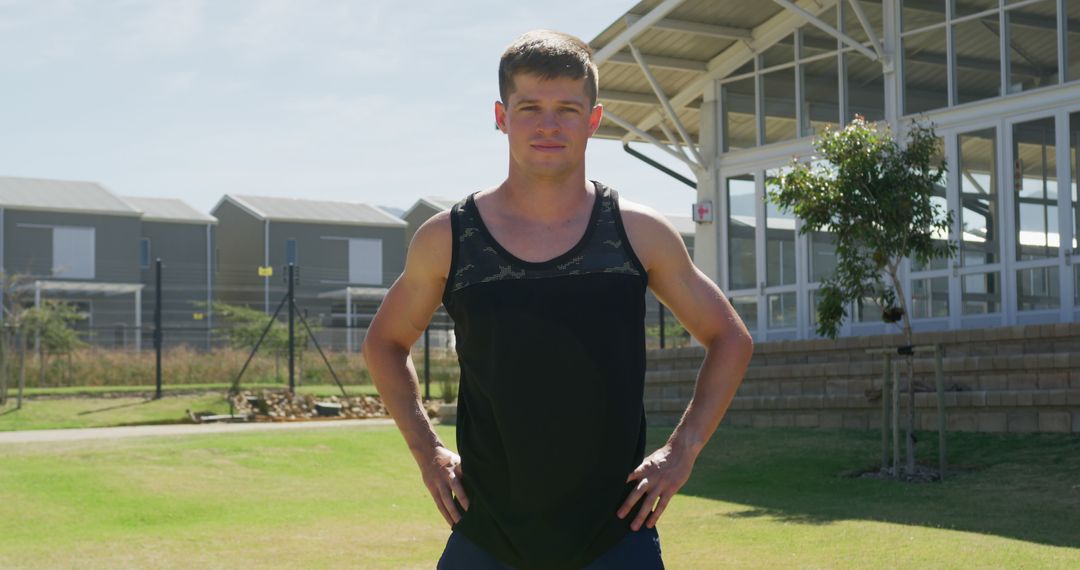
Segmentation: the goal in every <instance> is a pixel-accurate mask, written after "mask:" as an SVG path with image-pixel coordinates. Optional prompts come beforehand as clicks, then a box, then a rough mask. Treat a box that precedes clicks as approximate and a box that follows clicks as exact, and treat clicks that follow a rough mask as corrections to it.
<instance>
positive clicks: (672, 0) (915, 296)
mask: <svg viewBox="0 0 1080 570" xmlns="http://www.w3.org/2000/svg"><path fill="white" fill-rule="evenodd" d="M591 45H592V46H593V48H594V49H595V53H596V55H595V60H596V61H597V62H598V64H599V66H600V94H599V95H600V100H601V102H602V103H603V104H604V111H605V118H606V119H607V121H605V124H604V125H602V126H601V129H600V131H599V132H598V136H600V137H606V138H612V139H619V140H621V141H622V142H623V144H624V148H627V149H628V151H629V152H630V153H631V154H632V155H634V156H637V157H638V158H642V155H644V152H649V154H650V155H652V156H660V157H662V159H663V164H659V166H663V167H664V168H666V169H667V170H668V171H669V174H672V175H674V176H676V177H679V178H680V180H682V181H683V182H688V183H689V184H690V185H691V186H692V187H693V188H694V189H695V191H696V200H697V207H696V208H695V214H696V215H697V214H700V215H701V217H702V218H703V219H702V221H701V222H700V223H698V224H697V228H696V233H695V244H694V245H695V251H694V260H695V262H696V264H697V265H698V266H699V267H700V268H701V270H702V271H703V272H704V273H706V274H707V275H708V276H709V277H711V278H712V279H714V280H715V281H716V282H717V283H718V284H719V285H720V286H721V288H722V289H723V290H724V292H725V293H726V294H727V295H728V296H729V298H730V300H731V302H732V303H733V305H734V306H735V308H736V310H737V311H738V312H739V314H740V315H741V316H742V318H743V320H744V322H745V323H746V324H747V326H748V327H749V328H750V331H751V333H752V334H753V336H754V338H755V340H756V341H758V345H757V348H756V350H755V354H754V359H753V361H752V362H751V365H750V368H749V370H748V371H747V375H746V378H745V380H744V382H743V385H742V386H741V387H740V388H739V391H738V394H737V395H736V397H735V399H734V401H733V402H732V407H731V412H730V413H729V414H728V415H727V416H726V418H725V421H727V422H729V423H731V424H733V425H742V426H754V427H769V426H800V427H822V428H851V429H872V428H875V427H876V426H879V425H880V421H881V418H882V416H887V414H883V413H882V411H881V410H882V401H883V400H882V396H881V395H882V394H883V393H885V391H884V390H883V389H882V387H883V383H882V382H883V376H884V375H885V370H888V368H887V367H886V366H885V365H884V362H883V358H884V356H885V354H883V353H892V357H893V358H894V360H895V359H896V358H897V357H896V355H895V353H894V352H893V351H894V350H895V349H896V347H897V346H899V345H900V344H902V343H904V339H903V338H900V336H899V335H896V334H886V333H895V332H896V329H895V328H891V326H890V325H885V324H883V323H882V322H881V319H880V316H879V315H878V314H876V312H875V311H870V310H866V307H864V306H860V305H862V304H857V306H852V307H849V310H848V315H849V318H848V319H847V322H846V323H844V325H843V328H842V330H841V336H842V337H846V338H840V339H838V340H837V341H831V340H823V339H815V338H814V336H815V333H814V330H815V324H814V298H815V294H816V290H817V289H818V288H819V287H820V282H821V279H822V277H823V276H825V275H828V274H829V273H831V270H832V268H833V264H835V255H834V252H833V249H832V240H831V239H830V236H829V234H828V233H817V234H813V235H799V233H798V229H799V225H800V221H799V220H797V219H795V218H794V217H793V216H791V215H787V214H784V213H781V212H779V211H777V209H776V208H774V207H773V206H772V205H770V204H768V203H767V202H766V201H765V200H764V199H763V198H764V196H765V192H766V179H767V178H768V177H769V176H770V175H772V174H774V173H777V172H779V170H780V169H782V168H785V167H786V166H788V165H790V164H791V161H792V159H793V157H796V156H797V157H803V158H804V159H806V160H812V159H813V158H812V155H813V148H812V144H811V143H812V140H813V136H814V135H816V134H818V133H821V132H823V130H824V129H825V128H826V127H828V126H830V125H840V124H842V123H846V122H847V121H848V120H849V119H850V118H852V117H853V116H854V115H856V114H859V115H862V116H864V117H866V118H867V119H870V120H874V121H887V123H888V124H889V125H891V128H892V129H893V131H894V132H895V133H896V136H897V137H898V138H899V139H900V140H903V139H904V138H906V137H905V135H906V131H907V130H908V129H909V128H910V124H911V121H912V120H914V119H919V120H920V121H922V122H924V123H927V122H929V123H932V124H933V125H934V127H935V129H936V132H937V134H938V136H939V137H940V138H941V141H942V143H943V144H942V147H943V152H944V159H945V162H946V164H947V167H948V175H947V180H946V182H945V183H944V184H943V185H942V186H941V187H940V188H939V191H938V196H937V200H938V203H939V204H940V205H942V206H945V207H947V208H948V209H949V210H950V211H951V212H952V213H953V219H954V226H953V227H952V230H951V232H950V233H951V238H952V239H953V240H955V241H956V242H957V243H958V244H959V255H958V256H957V257H956V258H954V259H951V260H949V261H948V262H945V261H936V262H933V263H931V264H930V265H929V266H927V267H919V266H915V265H913V264H911V263H910V262H905V263H904V266H903V279H902V285H903V288H904V294H905V295H907V296H908V297H907V301H908V302H909V307H910V310H911V317H912V318H913V326H914V328H915V330H916V331H917V333H918V337H917V339H916V342H917V343H922V344H929V345H934V346H936V347H937V350H939V351H940V352H938V354H939V355H941V358H940V360H939V361H936V359H935V358H934V356H933V353H926V352H924V353H917V354H916V355H915V357H914V370H915V380H916V385H918V384H920V383H921V384H922V385H924V386H934V385H935V379H936V376H935V369H936V362H941V363H942V369H943V371H944V373H943V376H944V379H945V383H944V389H945V390H944V393H943V395H942V397H941V398H942V401H943V402H944V403H945V407H946V408H947V410H948V413H947V418H946V425H947V427H948V429H950V430H962V431H990V432H1004V431H1008V432H1036V431H1041V432H1072V433H1078V432H1080V411H1077V409H1076V406H1075V403H1076V398H1077V397H1078V396H1080V390H1078V389H1077V388H1078V387H1080V385H1078V384H1077V383H1076V372H1075V370H1076V369H1077V363H1078V362H1080V246H1078V242H1077V233H1078V231H1080V204H1078V203H1077V202H1078V196H1077V189H1076V188H1077V181H1078V171H1080V2H1078V1H1077V0H1024V1H1011V0H1010V1H998V0H985V1H984V0H952V1H940V2H929V1H925V0H876V1H860V0H849V1H837V0H802V1H798V2H795V1H791V0H773V1H772V2H739V1H736V0H712V1H709V0H650V1H645V2H639V3H638V4H637V5H635V6H634V7H632V8H631V9H630V10H629V11H628V12H627V13H625V14H622V15H620V16H619V17H618V19H616V20H615V22H614V23H613V24H611V25H610V26H609V27H608V28H607V29H605V30H604V31H603V32H601V33H600V34H599V35H598V36H596V38H594V39H593V40H592V42H591ZM631 145H634V146H631ZM643 160H646V161H647V162H650V163H660V162H661V161H658V160H656V159H655V158H652V157H651V156H645V157H644V158H643ZM680 163H681V165H680ZM654 165H656V164H654ZM668 165H679V168H678V169H675V168H671V167H670V166H668ZM679 170H682V171H684V172H685V171H688V172H690V173H691V177H687V176H684V175H683V174H681V173H680V172H679ZM762 341H764V342H762ZM772 341H781V342H772ZM875 351H876V352H875ZM703 357H704V349H702V348H700V347H690V348H684V349H680V350H676V351H665V352H659V351H654V352H651V353H650V357H649V366H650V370H649V372H647V374H646V409H647V410H648V411H649V413H650V418H651V420H652V421H656V422H658V423H665V422H666V423H674V422H676V421H678V418H679V417H680V414H681V413H682V411H683V410H684V409H685V407H686V404H687V402H688V401H689V399H690V397H691V395H692V394H693V390H694V381H695V379H696V374H697V370H698V368H699V367H700V366H701V361H702V358H703ZM894 369H895V367H894ZM875 393H876V394H877V395H878V399H877V400H875V399H874V394H875ZM899 399H901V400H906V397H903V396H901V397H900V398H899ZM937 401H938V396H937V395H936V394H934V393H933V392H924V393H917V394H915V398H914V403H915V409H916V412H917V417H918V419H917V422H918V423H917V425H918V426H919V427H920V428H921V429H936V428H937V427H938V425H937V423H938V419H937Z"/></svg>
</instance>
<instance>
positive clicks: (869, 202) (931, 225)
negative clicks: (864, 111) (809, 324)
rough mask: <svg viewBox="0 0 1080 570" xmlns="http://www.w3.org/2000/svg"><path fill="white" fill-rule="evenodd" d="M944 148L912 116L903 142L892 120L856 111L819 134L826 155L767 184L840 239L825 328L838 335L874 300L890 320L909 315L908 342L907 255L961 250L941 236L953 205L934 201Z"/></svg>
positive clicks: (809, 222)
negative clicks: (856, 308)
mask: <svg viewBox="0 0 1080 570" xmlns="http://www.w3.org/2000/svg"><path fill="white" fill-rule="evenodd" d="M939 145H940V143H939V141H938V139H937V137H936V136H935V134H934V130H933V127H928V126H924V125H921V124H918V123H912V125H911V128H910V129H909V131H908V140H907V144H906V145H903V146H901V145H900V144H898V143H897V142H896V140H895V139H894V137H893V134H892V133H891V132H890V130H889V128H888V127H887V126H878V125H876V124H874V123H869V122H867V121H865V120H864V119H863V118H862V117H856V118H855V120H853V121H852V122H851V123H850V124H848V125H847V126H846V127H845V128H843V129H840V130H828V131H826V132H825V133H824V134H823V135H821V136H820V137H818V138H817V140H815V141H814V148H815V150H816V151H817V156H816V157H815V158H816V159H818V160H816V161H814V162H812V163H806V162H801V161H799V160H798V159H797V158H796V159H795V160H794V161H793V162H792V167H791V169H790V170H789V171H787V172H786V173H785V174H783V175H781V176H776V177H771V178H769V179H768V180H767V181H766V185H767V186H768V188H769V192H768V199H769V200H771V201H772V202H773V203H775V204H776V205H777V206H778V207H779V208H780V209H782V210H785V211H790V212H793V213H794V214H795V215H796V216H798V217H799V218H802V219H803V220H804V222H805V223H804V224H803V226H802V228H801V229H800V232H801V233H803V234H805V233H808V232H829V233H831V234H832V235H833V236H834V238H835V244H836V256H837V265H836V270H835V272H834V273H833V275H832V276H830V277H829V278H827V279H825V280H824V281H823V282H822V286H821V290H820V291H819V297H818V315H817V317H818V318H817V321H818V334H821V335H822V336H827V337H829V338H835V337H836V335H837V333H838V332H839V328H840V324H841V323H842V322H843V320H844V318H845V317H846V316H847V306H848V305H849V304H850V303H852V302H853V301H858V300H861V299H863V298H873V299H874V300H875V302H876V303H877V304H878V305H879V306H880V307H881V308H882V314H883V318H884V320H886V321H887V322H896V321H898V320H900V318H901V317H902V318H903V319H904V323H905V324H904V329H905V333H907V335H908V337H909V338H908V340H909V343H910V320H909V319H908V314H907V306H906V301H905V296H904V294H903V290H902V288H901V284H900V279H899V274H898V271H899V267H900V263H901V261H902V260H903V258H905V257H908V258H911V259H913V260H915V261H917V262H919V263H922V264H926V263H929V261H930V260H931V259H934V258H939V257H951V256H952V255H954V254H955V252H956V245H955V243H953V242H951V241H949V240H947V239H941V236H947V235H948V234H949V227H950V226H951V225H952V219H953V218H952V212H949V211H948V210H947V209H944V211H942V210H943V208H941V207H940V206H939V205H937V204H935V203H934V201H933V197H934V194H935V192H934V190H935V187H936V186H937V185H938V184H940V183H941V181H942V180H943V179H944V177H945V169H946V166H945V162H944V160H943V158H941V157H942V156H943V155H942V153H941V152H940V149H939ZM886 278H888V282H886ZM898 304H899V306H898Z"/></svg>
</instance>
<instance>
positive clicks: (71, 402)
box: [0, 384, 377, 431]
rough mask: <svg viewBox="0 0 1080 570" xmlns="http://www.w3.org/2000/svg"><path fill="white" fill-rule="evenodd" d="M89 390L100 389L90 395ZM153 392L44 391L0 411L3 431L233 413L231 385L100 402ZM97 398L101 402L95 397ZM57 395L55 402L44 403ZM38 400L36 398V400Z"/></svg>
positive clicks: (323, 389) (312, 390)
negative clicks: (106, 395)
mask: <svg viewBox="0 0 1080 570" xmlns="http://www.w3.org/2000/svg"><path fill="white" fill-rule="evenodd" d="M248 388H249V389H255V390H257V389H272V390H280V389H282V388H281V386H274V385H266V386H254V387H248ZM88 390H96V392H95V391H90V392H88ZM345 390H346V392H347V393H348V394H349V395H350V396H353V395H375V394H377V392H375V389H374V387H371V386H346V387H345ZM147 391H149V392H150V393H152V392H153V387H150V388H149V389H147V388H146V387H138V386H128V387H123V389H120V388H108V389H91V388H46V389H40V388H39V389H36V390H35V394H34V398H29V399H25V400H24V401H23V407H22V409H18V410H17V409H15V400H14V399H13V398H12V399H10V400H9V401H8V404H7V405H5V406H0V431H15V430H30V429H63V428H88V427H109V426H125V425H143V424H168V423H181V422H186V421H187V420H188V417H187V410H191V411H193V412H213V413H215V414H227V413H229V403H228V401H227V400H226V399H225V394H226V392H227V391H228V386H226V385H217V384H207V385H205V386H204V387H202V388H200V389H198V390H195V391H191V390H190V389H188V387H185V389H184V390H165V391H164V397H163V398H162V399H160V400H152V399H149V398H147V397H144V396H135V395H132V396H131V397H124V396H121V397H109V398H102V397H100V394H101V393H103V392H108V393H112V394H123V393H127V392H134V393H144V392H147ZM296 391H297V393H299V394H315V395H318V396H335V395H341V391H340V390H338V387H337V386H300V387H298V388H297V389H296ZM95 393H97V394H98V395H99V396H98V397H93V394H95ZM40 396H57V398H40ZM35 398H36V399H35Z"/></svg>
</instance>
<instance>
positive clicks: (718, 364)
mask: <svg viewBox="0 0 1080 570" xmlns="http://www.w3.org/2000/svg"><path fill="white" fill-rule="evenodd" d="M622 210H623V212H625V214H624V221H625V224H626V229H627V233H628V234H629V238H630V242H631V245H632V246H633V248H634V250H635V252H636V253H637V254H638V257H639V258H640V259H641V262H642V263H643V264H644V265H645V268H646V270H647V271H648V273H649V286H650V288H651V289H652V290H653V293H655V294H656V296H657V298H659V299H660V300H661V301H662V302H663V303H664V304H665V305H667V306H668V307H669V308H670V309H671V311H672V313H674V314H675V317H676V318H678V319H679V322H680V323H682V325H683V326H684V327H686V330H687V331H689V332H690V334H692V335H693V336H694V338H695V339H696V340H697V341H698V342H700V343H701V344H702V345H703V346H704V347H705V350H706V356H705V362H704V363H703V364H702V366H701V369H700V371H699V372H698V378H697V385H696V387H695V389H694V396H693V398H692V399H691V400H690V404H689V405H688V406H687V408H686V412H685V413H684V414H683V417H682V419H681V420H680V421H679V425H678V426H677V427H676V428H675V430H674V432H673V433H672V434H671V437H670V438H669V439H668V441H667V443H666V444H665V445H664V446H663V447H662V448H660V449H659V450H657V451H656V452H655V453H653V454H652V455H650V456H649V457H647V458H646V459H645V461H644V462H642V464H641V466H639V467H638V468H637V469H635V470H634V472H633V473H631V474H630V476H629V477H628V478H627V481H632V480H635V479H636V480H638V482H639V483H638V486H637V487H636V488H635V489H634V491H633V492H631V494H630V496H629V497H628V498H627V500H626V502H625V503H624V504H623V506H622V507H621V508H620V509H619V511H618V514H619V516H620V517H625V516H626V515H627V514H628V513H629V512H630V510H631V508H632V507H633V505H634V504H635V503H637V501H638V500H639V499H640V498H641V497H642V496H644V497H645V505H646V506H645V507H644V508H642V509H641V510H640V511H639V513H638V516H637V517H636V518H635V519H634V521H633V522H632V523H631V527H632V528H633V529H634V530H637V529H639V528H640V527H641V525H642V524H646V525H647V526H649V527H652V526H654V525H655V524H656V521H657V520H658V519H659V518H660V515H662V514H663V512H664V509H665V508H666V507H667V504H668V502H669V501H670V500H671V497H672V496H673V495H674V494H675V493H677V492H678V490H679V489H680V488H681V487H682V486H683V485H684V484H685V483H686V481H687V479H689V477H690V471H691V470H692V469H693V465H694V462H695V461H696V460H697V456H698V455H699V454H700V453H701V450H702V449H703V448H704V447H705V444H706V443H707V442H708V440H709V438H710V437H711V436H712V434H713V432H714V431H716V428H717V426H719V425H720V420H721V419H722V418H723V417H724V414H725V413H726V412H727V409H728V407H729V406H730V405H731V400H732V399H733V398H734V397H735V390H736V389H737V388H738V387H739V384H740V383H741V382H742V378H743V374H745V372H746V367H747V366H748V365H749V363H750V356H751V354H752V353H753V341H752V340H751V339H750V334H749V332H748V331H747V330H746V326H745V325H743V322H742V320H741V319H740V318H739V316H738V314H737V313H736V312H735V309H734V308H733V307H732V306H731V304H730V303H729V302H728V300H727V299H726V298H725V296H724V294H723V292H721V291H720V288H719V287H717V286H716V284H715V283H713V282H712V281H711V280H710V279H709V278H708V277H706V276H705V275H704V274H703V273H701V271H700V270H699V269H698V268H697V267H695V266H694V264H693V263H692V262H691V260H690V256H689V255H688V254H687V252H686V247H685V246H684V245H683V242H682V238H681V237H680V236H679V234H678V232H677V231H676V230H675V228H674V227H673V226H672V225H671V224H670V222H668V221H667V220H666V219H665V218H663V216H660V215H659V214H656V213H655V212H652V211H651V210H648V209H647V208H643V207H641V206H637V205H635V204H633V203H624V204H623V205H622ZM654 504H655V508H654ZM646 517H648V519H647V520H646Z"/></svg>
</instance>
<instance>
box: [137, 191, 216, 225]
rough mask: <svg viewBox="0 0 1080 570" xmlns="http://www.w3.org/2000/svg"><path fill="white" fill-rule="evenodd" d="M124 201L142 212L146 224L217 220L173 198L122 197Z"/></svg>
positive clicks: (211, 222)
mask: <svg viewBox="0 0 1080 570" xmlns="http://www.w3.org/2000/svg"><path fill="white" fill-rule="evenodd" d="M123 199H124V201H125V202H127V203H128V204H131V205H132V206H134V207H135V208H138V209H139V210H142V212H143V218H142V219H143V221H146V222H179V223H192V224H216V223H217V218H215V217H213V216H211V215H208V214H204V213H202V212H200V211H198V210H196V209H195V208H192V207H191V206H189V205H187V203H186V202H184V201H183V200H177V199H175V198H147V197H145V196H124V198H123Z"/></svg>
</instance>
